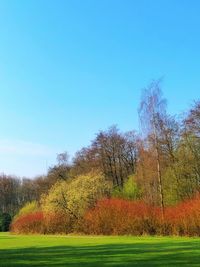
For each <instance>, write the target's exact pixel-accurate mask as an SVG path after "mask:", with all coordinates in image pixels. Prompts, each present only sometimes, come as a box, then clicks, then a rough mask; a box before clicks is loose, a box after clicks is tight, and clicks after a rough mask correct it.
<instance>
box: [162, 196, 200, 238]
mask: <svg viewBox="0 0 200 267" xmlns="http://www.w3.org/2000/svg"><path fill="white" fill-rule="evenodd" d="M165 214H166V215H165V219H166V223H167V225H168V228H169V231H170V233H171V234H174V235H188V236H195V235H197V236H199V235H200V195H197V196H196V197H195V198H193V199H190V200H186V201H184V202H182V203H180V204H177V205H176V206H173V207H169V208H167V209H166V212H165Z"/></svg>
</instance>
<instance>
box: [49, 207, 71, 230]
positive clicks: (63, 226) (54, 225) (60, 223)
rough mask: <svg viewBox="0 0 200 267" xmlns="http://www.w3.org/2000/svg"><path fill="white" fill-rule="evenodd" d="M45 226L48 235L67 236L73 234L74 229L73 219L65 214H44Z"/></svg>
mask: <svg viewBox="0 0 200 267" xmlns="http://www.w3.org/2000/svg"><path fill="white" fill-rule="evenodd" d="M44 224H45V229H46V233H48V234H54V233H60V234H64V233H65V234H67V233H71V232H72V229H73V224H74V221H73V218H72V217H71V216H69V215H68V214H66V213H63V212H55V213H53V212H51V213H46V214H44Z"/></svg>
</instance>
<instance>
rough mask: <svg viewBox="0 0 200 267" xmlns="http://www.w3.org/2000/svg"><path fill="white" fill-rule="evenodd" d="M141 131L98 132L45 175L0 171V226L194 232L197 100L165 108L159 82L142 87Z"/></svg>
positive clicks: (199, 179) (199, 218)
mask: <svg viewBox="0 0 200 267" xmlns="http://www.w3.org/2000/svg"><path fill="white" fill-rule="evenodd" d="M138 116H139V120H140V131H139V132H137V131H134V130H131V131H129V132H125V133H124V132H121V131H120V130H119V129H118V128H117V127H116V126H112V127H110V128H108V129H107V130H105V131H100V132H99V133H97V134H96V136H95V138H94V140H93V141H92V142H91V144H90V145H89V146H88V147H84V148H82V149H81V150H80V151H78V152H77V153H76V154H75V156H74V158H73V160H72V162H69V160H68V154H67V153H66V152H65V153H61V154H59V155H58V156H57V164H56V165H55V166H53V167H51V168H49V170H48V173H47V175H45V176H41V177H36V178H35V179H32V180H31V179H28V178H27V179H25V178H23V179H20V178H17V177H12V176H6V175H4V174H2V175H1V177H0V212H1V215H0V230H2V231H5V230H8V229H9V223H10V221H11V219H12V224H11V226H10V228H11V230H12V231H13V232H16V233H21V232H24V233H29V232H32V233H70V232H79V233H80V232H81V233H86V234H136V235H138V234H179V235H200V208H199V207H200V197H199V191H200V101H194V103H193V104H192V105H191V107H188V110H187V111H185V113H184V114H179V115H178V116H172V115H170V114H168V112H167V103H166V99H165V98H164V97H163V95H162V91H161V88H160V83H159V82H157V81H154V82H152V83H151V84H150V85H149V86H148V87H147V88H146V89H144V90H143V92H142V97H141V102H140V104H139V108H138Z"/></svg>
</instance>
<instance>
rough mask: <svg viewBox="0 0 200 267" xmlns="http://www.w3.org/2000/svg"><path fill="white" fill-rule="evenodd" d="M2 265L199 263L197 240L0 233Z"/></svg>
mask: <svg viewBox="0 0 200 267" xmlns="http://www.w3.org/2000/svg"><path fill="white" fill-rule="evenodd" d="M3 266H6V267H11V266H12V267H15V266H18V267H23V266H46V267H47V266H71V267H82V266H92V267H95V266H200V239H199V238H177V237H172V238H170V237H164V238H163V237H92V236H73V237H72V236H42V235H41V236H37V235H35V236H31V235H28V236H25V235H20V236H17V235H11V234H9V233H1V234H0V267H3Z"/></svg>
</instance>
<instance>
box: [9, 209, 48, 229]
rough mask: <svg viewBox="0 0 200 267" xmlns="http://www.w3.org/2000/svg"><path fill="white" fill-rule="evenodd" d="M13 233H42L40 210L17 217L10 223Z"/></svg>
mask: <svg viewBox="0 0 200 267" xmlns="http://www.w3.org/2000/svg"><path fill="white" fill-rule="evenodd" d="M11 231H12V232H15V233H44V232H45V228H44V216H43V213H42V212H39V211H38V212H34V213H29V214H26V215H23V216H21V217H18V218H17V219H16V220H14V222H13V223H12V225H11Z"/></svg>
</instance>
